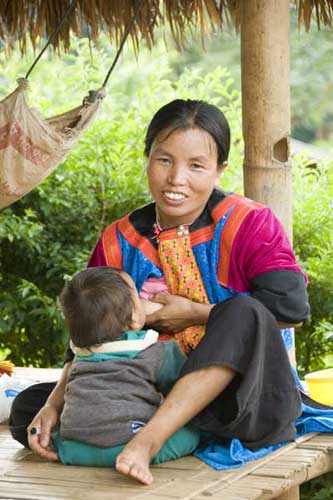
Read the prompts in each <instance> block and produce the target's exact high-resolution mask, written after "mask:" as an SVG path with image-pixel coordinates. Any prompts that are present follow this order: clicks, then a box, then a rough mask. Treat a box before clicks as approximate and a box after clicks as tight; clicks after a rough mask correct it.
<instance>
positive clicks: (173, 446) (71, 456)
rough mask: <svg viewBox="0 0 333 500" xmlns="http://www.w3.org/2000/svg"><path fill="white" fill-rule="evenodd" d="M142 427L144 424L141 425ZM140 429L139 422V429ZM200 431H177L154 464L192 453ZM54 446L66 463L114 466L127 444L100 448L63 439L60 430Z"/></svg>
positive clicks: (154, 460)
mask: <svg viewBox="0 0 333 500" xmlns="http://www.w3.org/2000/svg"><path fill="white" fill-rule="evenodd" d="M141 427H142V425H141ZM139 429H140V424H139V423H138V428H137V430H139ZM199 441H200V433H199V431H198V430H196V429H194V428H193V427H191V426H189V425H188V426H186V427H183V428H182V429H180V430H179V431H178V432H176V433H175V434H174V435H173V436H171V438H170V439H168V441H167V442H166V443H165V444H164V446H163V447H162V448H161V449H160V451H159V452H158V454H157V455H156V456H155V457H154V458H153V459H152V461H151V463H152V464H160V463H162V462H167V461H168V460H175V459H176V458H180V457H183V456H185V455H191V454H192V453H193V452H194V451H195V450H196V448H197V447H198V446H199ZM53 446H54V448H55V450H56V451H57V452H58V454H59V458H60V460H61V462H62V463H63V464H66V465H85V466H88V467H114V465H115V463H116V458H117V456H118V455H119V453H120V452H121V451H122V450H123V449H124V448H125V446H126V444H122V445H120V446H112V447H110V448H98V447H96V446H91V445H89V444H85V443H80V442H78V441H66V440H62V439H61V437H60V434H59V432H56V433H55V434H54V435H53Z"/></svg>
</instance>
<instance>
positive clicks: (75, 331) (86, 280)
mask: <svg viewBox="0 0 333 500" xmlns="http://www.w3.org/2000/svg"><path fill="white" fill-rule="evenodd" d="M60 302H61V305H62V309H63V312H64V316H65V319H66V322H67V325H68V328H69V334H70V338H71V340H72V342H73V343H74V345H75V346H77V347H89V346H93V345H97V344H101V343H103V342H108V341H111V340H113V339H115V338H117V337H119V336H120V335H121V334H122V333H123V332H124V331H126V330H127V329H128V328H129V325H130V323H131V319H132V311H133V306H134V304H133V297H132V290H131V287H130V285H129V284H128V283H127V282H126V281H125V280H124V278H123V276H122V274H121V271H118V270H117V269H114V268H112V267H103V266H101V267H91V268H88V269H85V270H84V271H81V272H79V273H77V274H76V275H75V276H74V277H73V279H72V280H71V281H70V282H69V283H67V284H66V286H65V288H64V289H63V291H62V292H61V295H60Z"/></svg>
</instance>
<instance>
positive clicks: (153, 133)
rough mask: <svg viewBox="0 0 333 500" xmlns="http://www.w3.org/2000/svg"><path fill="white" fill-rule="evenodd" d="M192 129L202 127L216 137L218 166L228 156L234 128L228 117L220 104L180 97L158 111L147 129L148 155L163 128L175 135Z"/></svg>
mask: <svg viewBox="0 0 333 500" xmlns="http://www.w3.org/2000/svg"><path fill="white" fill-rule="evenodd" d="M189 128H201V129H202V130H205V131H206V132H207V133H208V134H209V135H210V136H211V137H212V138H213V139H214V142H215V144H216V147H217V162H218V165H222V163H223V162H224V161H226V160H227V159H228V155H229V149H230V128H229V124H228V121H227V119H226V117H225V116H224V114H223V113H222V111H220V110H219V109H218V108H217V107H216V106H213V105H212V104H208V103H207V102H205V101H197V100H191V99H187V100H184V99H176V100H175V101H171V102H169V103H168V104H166V105H165V106H163V107H162V108H160V109H159V110H158V111H157V113H156V114H155V115H154V116H153V119H152V121H151V122H150V124H149V127H148V130H147V134H146V139H145V155H146V156H147V157H148V156H149V154H150V150H151V147H152V144H153V142H154V140H155V139H156V137H157V136H158V134H159V133H160V132H161V131H162V130H165V129H170V134H172V132H174V131H175V130H178V129H183V130H186V129H189ZM170 134H169V135H170Z"/></svg>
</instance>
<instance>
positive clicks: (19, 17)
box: [0, 0, 333, 52]
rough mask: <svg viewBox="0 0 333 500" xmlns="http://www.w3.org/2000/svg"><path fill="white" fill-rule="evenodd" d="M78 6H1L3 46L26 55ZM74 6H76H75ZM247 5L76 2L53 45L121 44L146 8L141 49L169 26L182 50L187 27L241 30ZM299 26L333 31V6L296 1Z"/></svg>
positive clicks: (35, 2)
mask: <svg viewBox="0 0 333 500" xmlns="http://www.w3.org/2000/svg"><path fill="white" fill-rule="evenodd" d="M72 1H73V0H1V1H0V40H2V41H3V42H4V46H5V47H6V49H9V50H10V49H11V48H12V47H13V44H14V42H15V41H16V40H18V41H19V44H20V47H21V50H22V51H23V52H24V51H25V48H26V43H27V40H28V39H29V38H30V39H31V41H32V44H33V46H36V43H37V41H38V39H39V37H40V36H45V35H46V36H49V35H50V34H51V33H52V32H53V31H54V30H55V29H56V27H57V26H58V25H59V23H60V21H61V19H62V18H63V16H64V13H65V12H66V10H67V9H68V7H69V6H70V4H71V2H72ZM74 1H75V0H74ZM241 1H246V0H161V1H160V0H146V1H143V2H142V1H141V2H140V0H76V2H75V10H74V13H73V14H72V15H71V17H70V19H69V20H68V22H66V23H65V24H64V26H63V28H62V30H61V33H60V35H59V36H58V37H56V39H55V40H54V46H55V48H58V49H65V50H68V49H69V46H70V32H73V33H75V34H77V35H79V36H80V35H82V34H84V35H87V36H88V37H89V38H90V39H91V40H94V41H96V40H97V38H98V35H99V33H100V31H106V32H108V33H109V34H110V37H111V39H112V40H115V41H116V43H119V40H120V38H121V35H122V33H123V31H124V28H125V27H126V25H127V24H128V23H129V21H130V19H131V17H132V16H133V13H134V10H135V8H136V6H137V5H138V4H140V3H141V8H140V12H139V13H138V16H137V21H136V23H135V25H134V27H133V29H132V32H131V35H132V39H133V41H134V43H135V44H136V45H138V41H139V39H141V37H143V38H144V39H145V40H146V41H147V43H148V45H152V44H153V41H154V31H155V29H156V28H157V27H158V26H161V25H163V24H164V23H169V25H170V27H171V31H172V34H173V36H174V38H175V40H176V41H177V43H178V44H179V45H182V42H183V34H184V32H185V28H186V27H199V28H200V30H201V32H202V33H204V32H205V31H206V29H207V28H208V27H209V26H213V27H215V28H218V29H221V28H223V27H225V26H227V25H228V26H230V24H233V25H234V26H235V27H236V29H237V28H238V27H239V4H240V2H241ZM295 5H296V7H297V9H298V15H299V24H300V26H301V25H304V26H305V29H307V30H308V29H309V27H310V22H311V19H313V20H314V21H315V22H316V23H317V25H318V27H320V26H323V25H324V26H332V20H333V0H295Z"/></svg>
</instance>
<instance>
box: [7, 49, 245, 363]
mask: <svg viewBox="0 0 333 500" xmlns="http://www.w3.org/2000/svg"><path fill="white" fill-rule="evenodd" d="M156 51H157V53H159V51H161V49H159V48H157V49H156ZM128 55H129V58H130V59H133V56H131V55H130V53H128ZM140 57H142V58H143V62H142V61H141V63H140V68H141V64H143V70H142V74H140V75H139V76H138V77H136V76H134V73H135V72H134V68H135V62H133V61H131V63H127V64H125V65H122V66H121V68H120V73H121V74H122V75H123V79H121V78H120V79H119V77H118V79H117V80H116V81H114V82H112V84H111V86H110V97H107V98H106V99H105V102H104V106H103V110H102V112H101V113H100V115H99V117H98V118H97V119H96V121H95V123H94V125H93V126H92V128H91V129H90V130H89V131H88V132H86V134H85V135H84V137H83V138H82V140H81V141H80V143H79V144H78V145H77V146H76V147H75V148H74V150H73V151H72V152H71V154H70V155H69V156H68V157H67V159H66V161H65V162H64V163H63V164H62V165H60V166H59V167H58V168H57V169H56V171H55V172H54V173H53V174H52V175H51V176H50V177H48V178H47V179H46V180H45V181H44V182H43V183H42V184H41V185H40V186H38V187H37V188H35V189H34V190H33V191H32V192H31V193H30V194H28V195H27V196H25V197H24V198H23V199H22V200H20V201H18V202H17V203H15V204H14V205H13V206H11V207H9V208H7V209H5V210H3V211H2V212H1V213H0V238H1V246H0V279H1V287H0V307H1V310H2V313H3V314H2V317H1V321H0V352H2V351H3V350H4V349H7V351H6V352H7V355H8V358H9V359H11V360H12V361H13V362H14V363H16V364H20V365H29V364H30V365H34V366H51V365H55V364H57V363H59V362H60V361H61V358H62V353H63V351H64V347H65V339H66V333H65V331H64V325H63V321H62V318H61V314H60V311H59V307H58V304H57V296H58V295H59V292H60V291H61V289H62V287H63V285H64V281H65V280H66V278H67V277H68V276H71V275H72V274H73V273H74V272H76V271H77V270H79V269H82V268H84V267H85V266H86V263H87V261H88V258H89V255H90V253H91V251H92V249H93V247H94V245H95V243H96V241H97V238H98V236H99V235H100V233H101V231H102V229H103V228H104V227H105V226H106V225H107V224H109V223H110V222H112V221H113V220H115V219H117V218H119V217H121V216H123V215H124V214H126V213H127V212H129V211H130V210H132V209H134V208H136V207H138V206H140V205H142V204H144V203H146V202H147V201H148V200H149V193H148V189H147V186H146V180H145V159H144V158H143V139H144V136H145V131H146V128H147V125H148V123H149V120H150V119H151V117H152V115H153V113H154V112H155V111H156V110H157V109H158V108H159V107H160V106H161V105H162V104H164V103H166V102H168V101H171V100H172V99H175V98H176V97H186V98H199V99H206V100H208V101H210V102H213V103H215V104H216V105H218V106H220V107H221V109H223V110H224V111H225V112H226V114H227V116H228V119H229V121H230V123H231V126H232V129H233V132H234V135H233V146H234V147H233V158H232V159H231V163H232V164H233V168H230V172H229V173H228V174H226V178H225V185H226V187H227V189H231V186H233V187H234V186H235V185H236V184H237V183H238V186H239V187H241V183H240V179H239V171H240V163H241V154H242V139H241V127H240V94H239V92H238V91H235V90H234V88H233V82H232V80H231V78H230V75H229V73H228V72H227V71H226V70H225V69H222V68H216V69H215V70H214V71H213V72H211V73H209V74H201V73H200V72H199V71H198V70H195V71H184V72H183V73H182V75H181V76H180V78H179V79H178V80H174V79H173V78H171V77H170V72H171V70H170V67H169V65H168V61H167V60H166V58H165V57H162V58H160V57H155V58H152V60H153V62H154V63H152V62H150V63H149V64H147V66H145V65H144V61H145V60H146V54H145V53H144V51H143V54H142V56H140ZM111 59H112V57H111V54H110V51H109V52H108V48H107V45H106V44H104V42H103V40H101V48H100V51H99V52H96V54H94V60H93V63H92V62H91V60H90V53H89V50H88V48H87V46H86V45H85V44H84V42H82V41H80V42H77V45H76V53H75V54H72V55H69V56H66V57H65V58H64V59H62V60H54V59H51V60H43V62H42V63H41V65H40V67H39V68H38V71H37V70H36V73H34V74H33V76H32V79H31V93H30V95H29V101H30V102H31V104H33V105H34V106H35V105H36V104H38V105H39V106H40V107H41V108H42V111H43V112H44V113H45V114H48V115H49V114H50V111H49V110H50V109H52V114H55V113H57V112H62V111H64V109H66V107H67V109H68V107H69V106H75V105H76V104H77V98H78V97H79V96H80V95H81V97H83V96H84V95H85V93H86V89H87V88H92V87H94V88H96V87H98V82H101V81H102V73H104V71H105V68H106V67H107V64H106V60H108V61H110V60H111ZM147 60H148V58H147ZM150 61H151V58H150ZM25 64H26V63H24V65H23V63H22V62H21V61H20V60H19V58H18V56H17V55H16V56H15V55H14V57H13V59H12V60H11V62H10V63H8V62H7V63H6V70H5V71H4V70H3V71H2V82H3V85H2V90H3V93H5V84H6V85H9V78H11V79H14V75H15V71H14V68H15V69H16V71H18V70H17V68H18V67H19V71H18V73H24V71H22V69H21V68H22V66H25ZM4 66H5V64H4V63H3V67H4ZM102 70H103V71H102ZM95 72H96V73H95ZM45 75H48V77H49V78H50V80H49V82H48V84H47V86H46V85H45ZM56 75H61V78H57V77H56ZM83 75H85V77H84V78H83ZM96 75H97V76H96ZM0 76H1V73H0ZM15 76H16V75H15ZM103 76H104V75H103ZM86 80H87V81H86ZM0 81H1V78H0ZM134 81H136V85H133V82H134ZM51 82H52V83H51ZM53 82H54V83H53ZM122 88H124V89H126V92H127V93H125V92H122ZM74 94H76V98H75V95H74ZM64 96H66V99H64ZM237 169H238V170H237Z"/></svg>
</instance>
